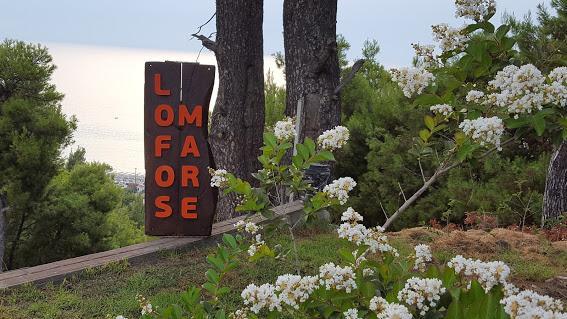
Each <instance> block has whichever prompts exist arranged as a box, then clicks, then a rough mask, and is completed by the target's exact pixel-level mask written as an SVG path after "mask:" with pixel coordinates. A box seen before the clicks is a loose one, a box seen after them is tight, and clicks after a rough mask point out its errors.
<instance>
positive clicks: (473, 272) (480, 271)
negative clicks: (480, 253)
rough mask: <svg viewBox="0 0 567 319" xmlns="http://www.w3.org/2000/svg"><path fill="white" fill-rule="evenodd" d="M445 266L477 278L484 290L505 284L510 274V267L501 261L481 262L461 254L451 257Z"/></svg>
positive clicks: (458, 272) (471, 277)
mask: <svg viewBox="0 0 567 319" xmlns="http://www.w3.org/2000/svg"><path fill="white" fill-rule="evenodd" d="M447 266H449V267H450V268H453V269H454V270H455V272H456V273H457V274H462V275H463V276H465V277H466V278H469V279H471V280H472V279H475V280H477V281H478V282H479V283H480V284H481V286H482V287H483V288H484V290H485V291H486V292H489V291H490V290H491V289H492V288H493V287H494V286H496V285H498V284H502V285H505V284H506V282H507V281H506V280H507V278H508V276H509V275H510V268H509V267H508V266H507V265H506V264H505V263H503V262H501V261H490V262H483V261H480V260H478V259H477V260H474V259H469V258H464V257H463V256H461V255H457V256H455V257H453V259H451V260H450V261H449V262H448V263H447Z"/></svg>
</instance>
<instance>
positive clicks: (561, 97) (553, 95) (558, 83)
mask: <svg viewBox="0 0 567 319" xmlns="http://www.w3.org/2000/svg"><path fill="white" fill-rule="evenodd" d="M548 78H549V80H550V82H551V84H546V85H545V86H544V90H545V97H546V102H549V103H555V104H557V105H560V106H563V107H564V106H566V105H567V87H566V85H567V67H564V66H562V67H558V68H555V69H553V70H552V71H551V72H549V76H548Z"/></svg>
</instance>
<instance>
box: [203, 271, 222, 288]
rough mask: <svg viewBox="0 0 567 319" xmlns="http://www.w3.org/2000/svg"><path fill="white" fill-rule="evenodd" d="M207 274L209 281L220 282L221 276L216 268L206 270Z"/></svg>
mask: <svg viewBox="0 0 567 319" xmlns="http://www.w3.org/2000/svg"><path fill="white" fill-rule="evenodd" d="M205 275H206V276H207V278H208V279H209V281H210V282H211V283H213V284H218V283H219V281H220V276H219V274H218V273H217V272H216V271H215V270H214V269H208V270H207V271H206V272H205Z"/></svg>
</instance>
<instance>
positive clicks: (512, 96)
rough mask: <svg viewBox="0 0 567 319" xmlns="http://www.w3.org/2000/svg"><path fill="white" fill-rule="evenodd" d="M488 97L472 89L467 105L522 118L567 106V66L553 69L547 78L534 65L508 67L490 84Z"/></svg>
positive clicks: (497, 74)
mask: <svg viewBox="0 0 567 319" xmlns="http://www.w3.org/2000/svg"><path fill="white" fill-rule="evenodd" d="M488 89H489V92H488V94H485V93H484V92H480V91H477V90H471V91H469V93H468V94H467V97H466V100H467V102H473V103H478V104H483V105H489V106H495V107H501V108H506V110H507V111H508V112H509V113H511V114H513V115H514V117H515V118H518V116H519V115H520V114H531V113H533V112H535V111H537V110H541V109H542V108H543V106H544V105H546V104H550V103H553V104H556V105H559V106H565V105H567V67H559V68H555V69H553V70H552V71H551V72H550V73H549V75H548V78H547V81H546V78H545V76H544V75H542V73H541V71H540V70H538V69H537V68H536V67H535V66H533V65H532V64H526V65H522V66H520V67H517V66H515V65H509V66H506V67H505V68H504V69H502V70H501V71H498V73H496V76H495V77H494V79H493V80H492V81H490V82H489V87H488Z"/></svg>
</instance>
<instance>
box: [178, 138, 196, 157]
mask: <svg viewBox="0 0 567 319" xmlns="http://www.w3.org/2000/svg"><path fill="white" fill-rule="evenodd" d="M188 154H193V157H200V156H201V153H199V148H198V147H197V142H196V141H195V136H193V135H187V136H186V137H185V142H183V148H182V149H181V155H180V156H181V157H187V155H188Z"/></svg>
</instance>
